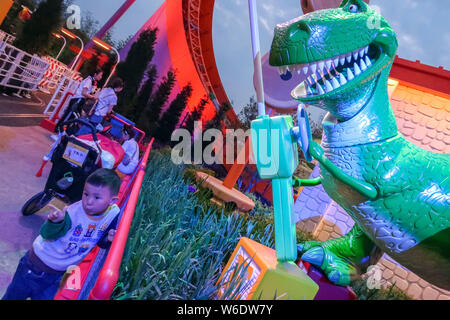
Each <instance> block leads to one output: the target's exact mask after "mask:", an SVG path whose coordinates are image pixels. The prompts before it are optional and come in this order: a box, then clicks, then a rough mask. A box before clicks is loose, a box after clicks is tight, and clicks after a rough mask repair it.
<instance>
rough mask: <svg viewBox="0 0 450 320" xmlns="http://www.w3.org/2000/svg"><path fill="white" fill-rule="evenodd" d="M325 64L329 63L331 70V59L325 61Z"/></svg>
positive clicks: (328, 66)
mask: <svg viewBox="0 0 450 320" xmlns="http://www.w3.org/2000/svg"><path fill="white" fill-rule="evenodd" d="M325 64H326V65H327V68H328V70H330V68H331V60H327V61H326V62H325Z"/></svg>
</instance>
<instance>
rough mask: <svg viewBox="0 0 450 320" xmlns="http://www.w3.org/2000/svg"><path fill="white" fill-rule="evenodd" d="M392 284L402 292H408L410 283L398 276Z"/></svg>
mask: <svg viewBox="0 0 450 320" xmlns="http://www.w3.org/2000/svg"><path fill="white" fill-rule="evenodd" d="M392 283H395V286H396V287H397V288H399V289H400V290H402V291H406V289H408V282H407V281H406V280H403V279H402V278H400V277H398V276H394V278H393V279H392Z"/></svg>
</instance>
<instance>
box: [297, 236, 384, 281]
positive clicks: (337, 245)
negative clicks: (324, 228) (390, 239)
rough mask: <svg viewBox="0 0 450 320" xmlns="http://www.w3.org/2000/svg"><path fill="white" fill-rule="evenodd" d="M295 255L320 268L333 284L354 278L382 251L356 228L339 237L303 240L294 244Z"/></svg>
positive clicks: (373, 261)
mask: <svg viewBox="0 0 450 320" xmlns="http://www.w3.org/2000/svg"><path fill="white" fill-rule="evenodd" d="M297 249H298V253H299V254H298V256H299V257H301V260H303V261H307V262H309V263H311V264H312V265H314V266H315V267H317V268H319V269H321V270H322V271H323V272H324V273H325V275H326V276H327V277H328V279H329V280H330V281H331V282H333V283H334V284H337V285H341V286H346V285H349V284H350V282H351V281H352V280H355V279H358V278H359V277H360V276H361V274H362V273H364V272H365V271H366V269H367V267H369V265H372V264H376V262H377V261H378V260H379V258H380V257H381V255H382V252H381V250H379V249H378V248H377V247H376V246H375V245H374V244H373V242H371V241H370V240H369V239H368V238H367V236H365V235H364V233H363V232H362V231H361V230H360V229H359V228H355V227H354V228H353V229H352V230H351V231H350V232H349V233H348V234H346V235H345V236H343V237H341V238H337V239H330V240H327V241H323V242H319V241H307V242H304V243H302V244H299V245H298V246H297Z"/></svg>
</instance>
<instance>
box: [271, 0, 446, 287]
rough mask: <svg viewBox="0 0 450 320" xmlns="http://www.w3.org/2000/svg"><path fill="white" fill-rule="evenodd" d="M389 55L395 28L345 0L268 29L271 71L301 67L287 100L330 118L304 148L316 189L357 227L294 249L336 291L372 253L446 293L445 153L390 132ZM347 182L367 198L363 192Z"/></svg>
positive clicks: (392, 124) (393, 49) (393, 125)
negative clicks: (365, 188)
mask: <svg viewBox="0 0 450 320" xmlns="http://www.w3.org/2000/svg"><path fill="white" fill-rule="evenodd" d="M367 46H368V47H367ZM396 50H397V40H396V36H395V33H394V31H393V30H392V29H391V27H390V26H389V24H388V23H387V22H386V20H384V18H383V17H381V16H380V15H378V14H377V13H376V12H375V11H374V10H372V9H371V8H370V7H369V6H368V5H367V4H365V3H364V2H363V1H362V0H345V1H343V3H342V4H341V6H340V7H339V8H337V9H328V10H321V11H316V12H313V13H310V14H307V15H304V16H302V17H299V18H297V19H295V20H292V21H289V22H287V23H285V24H282V25H278V26H277V28H276V30H275V36H274V40H273V43H272V49H271V53H270V63H271V65H274V66H278V67H281V70H282V71H283V72H284V71H285V70H286V69H285V68H286V67H285V66H289V69H290V70H291V72H292V71H294V72H295V71H296V69H299V70H300V72H304V71H303V70H306V68H305V67H308V71H307V72H308V74H307V75H308V80H307V81H305V82H303V83H301V84H300V85H299V86H298V87H297V88H295V89H294V90H293V91H292V96H293V98H294V99H296V100H297V101H299V102H301V103H304V104H308V105H314V106H318V107H320V108H322V109H325V110H327V111H328V112H329V113H328V115H327V116H326V118H325V119H324V121H323V128H324V135H323V139H322V144H321V147H320V146H318V145H317V144H315V143H314V142H312V143H311V146H310V148H309V150H310V151H311V154H312V155H313V157H314V158H316V159H318V160H319V162H320V163H321V182H322V184H323V187H324V189H325V190H326V191H327V193H328V194H329V196H330V197H331V198H332V199H333V200H334V201H336V202H337V203H338V204H339V205H340V206H341V207H343V208H344V209H345V210H346V211H347V212H348V214H349V215H350V216H351V217H352V218H353V219H354V220H355V227H354V228H353V229H352V230H351V231H350V232H349V233H348V234H347V235H345V236H344V237H342V238H339V239H334V240H329V241H325V242H308V243H305V244H302V245H299V250H300V251H302V252H303V253H304V254H303V256H302V259H303V260H307V261H310V262H312V263H314V264H316V265H318V266H319V267H321V268H322V269H323V270H324V271H325V272H326V274H327V275H328V277H329V279H330V280H331V281H333V282H335V283H338V284H342V285H345V284H348V283H349V281H350V279H351V278H352V276H354V275H356V274H357V273H358V272H361V271H364V267H367V265H368V263H369V262H368V261H369V257H372V258H374V259H370V263H371V264H372V263H375V262H376V259H377V258H379V257H380V254H379V250H377V249H378V248H379V249H381V250H382V251H384V252H386V253H388V254H389V255H390V256H391V257H393V258H394V259H396V260H397V261H398V262H399V263H401V264H402V265H403V266H405V267H407V268H408V269H410V270H411V271H413V272H414V273H416V274H417V275H419V276H421V277H423V278H424V279H425V280H428V281H430V282H432V283H433V284H435V285H437V286H439V287H442V288H445V289H447V290H448V289H450V277H449V276H448V273H449V272H450V229H449V227H450V155H449V154H435V153H432V152H429V151H426V150H423V149H421V148H419V147H417V146H415V145H414V144H412V143H410V142H408V141H407V140H406V139H405V138H404V137H403V136H402V135H401V134H400V133H399V132H398V131H397V125H396V120H395V116H394V113H393V111H392V108H391V106H390V103H389V98H388V95H387V80H388V75H389V71H390V68H391V66H392V63H393V59H394V57H395V52H396ZM355 51H356V52H357V55H353V53H354V52H355ZM348 54H350V55H351V58H349V57H348ZM320 61H323V64H322V63H320ZM330 61H331V62H330ZM361 61H362V63H361ZM355 63H356V64H357V66H355ZM314 65H315V66H316V69H315V68H314ZM314 71H315V72H314ZM321 78H322V80H321ZM325 157H326V158H325ZM327 161H328V162H330V161H331V165H330V164H327ZM342 174H344V175H347V177H348V178H345V177H344V178H343V177H342ZM351 181H360V182H364V183H365V184H367V185H369V186H371V191H373V192H372V193H361V192H359V191H358V190H357V189H355V188H354V187H351V186H354V184H353V185H352V184H350V183H349V182H351ZM369 189H370V188H369ZM363 194H364V195H363ZM372 195H373V196H372ZM358 267H359V268H362V270H358Z"/></svg>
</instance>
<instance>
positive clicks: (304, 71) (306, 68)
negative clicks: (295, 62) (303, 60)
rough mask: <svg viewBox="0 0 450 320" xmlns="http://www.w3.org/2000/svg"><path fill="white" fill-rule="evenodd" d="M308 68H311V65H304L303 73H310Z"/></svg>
mask: <svg viewBox="0 0 450 320" xmlns="http://www.w3.org/2000/svg"><path fill="white" fill-rule="evenodd" d="M308 69H309V67H308V66H306V67H303V73H304V74H307V73H308Z"/></svg>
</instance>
